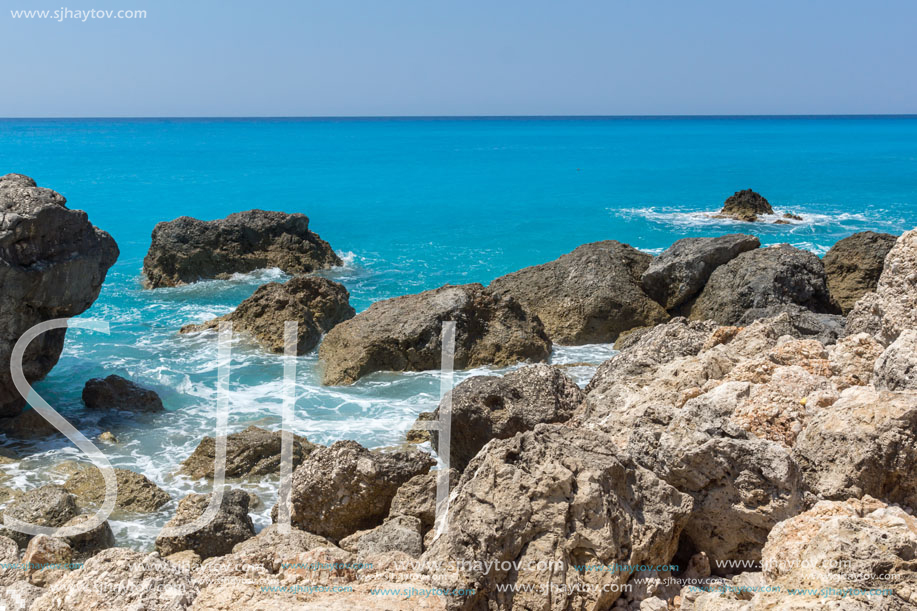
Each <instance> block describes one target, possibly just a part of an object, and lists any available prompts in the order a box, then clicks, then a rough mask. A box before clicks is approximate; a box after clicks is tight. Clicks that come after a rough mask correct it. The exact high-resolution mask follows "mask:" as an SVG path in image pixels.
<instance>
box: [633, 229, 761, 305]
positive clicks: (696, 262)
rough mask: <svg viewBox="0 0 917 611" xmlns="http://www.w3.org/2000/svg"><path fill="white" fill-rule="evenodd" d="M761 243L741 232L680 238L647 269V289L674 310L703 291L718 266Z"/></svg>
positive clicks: (656, 298)
mask: <svg viewBox="0 0 917 611" xmlns="http://www.w3.org/2000/svg"><path fill="white" fill-rule="evenodd" d="M760 245H761V241H760V240H758V238H756V237H755V236H753V235H745V234H741V233H732V234H729V235H724V236H719V237H717V238H684V239H681V240H678V241H677V242H675V243H674V244H672V245H671V246H670V247H669V248H668V249H666V250H665V251H664V252H663V253H662V254H660V255H659V256H658V257H656V258H655V259H653V262H652V263H650V265H649V267H648V268H647V269H646V271H645V272H643V276H642V278H641V282H642V284H643V290H644V291H646V294H647V295H649V296H650V297H652V298H653V299H655V300H656V301H657V302H659V303H660V304H662V306H663V307H664V308H665V309H667V310H671V309H672V308H675V307H677V306H680V305H682V304H683V303H685V302H687V301H688V300H690V299H691V298H692V297H694V296H695V295H697V294H698V293H700V292H701V290H702V289H703V288H704V285H705V284H706V283H707V280H708V279H709V278H710V274H712V273H713V270H715V269H716V268H717V267H719V266H720V265H723V264H724V263H728V262H730V261H732V260H733V259H735V258H736V257H737V256H739V255H740V254H742V253H743V252H747V251H749V250H754V249H755V248H758V247H759V246H760Z"/></svg>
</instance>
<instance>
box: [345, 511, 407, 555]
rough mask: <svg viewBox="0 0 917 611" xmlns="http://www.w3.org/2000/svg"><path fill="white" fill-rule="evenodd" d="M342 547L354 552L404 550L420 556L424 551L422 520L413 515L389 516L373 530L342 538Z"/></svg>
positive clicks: (367, 552) (382, 552)
mask: <svg viewBox="0 0 917 611" xmlns="http://www.w3.org/2000/svg"><path fill="white" fill-rule="evenodd" d="M341 547H342V548H343V549H345V550H347V551H349V552H353V553H354V554H359V555H361V556H365V555H367V554H385V553H388V552H404V553H405V554H407V555H408V556H412V557H414V558H419V557H420V555H421V554H422V553H423V535H422V534H421V525H420V520H419V519H418V518H415V517H413V516H405V515H401V516H395V517H394V518H389V519H387V520H386V521H385V522H383V523H382V524H380V525H379V526H377V527H375V528H373V529H372V530H363V531H359V532H355V533H354V534H352V535H350V536H348V537H344V538H343V539H341Z"/></svg>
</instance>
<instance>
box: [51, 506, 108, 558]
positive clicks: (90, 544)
mask: <svg viewBox="0 0 917 611" xmlns="http://www.w3.org/2000/svg"><path fill="white" fill-rule="evenodd" d="M91 517H92V516H91V515H89V514H82V515H78V516H75V517H73V518H71V519H69V520H67V522H66V524H64V526H77V525H78V524H82V523H83V522H86V521H87V520H89V519H90V518H91ZM63 539H64V541H66V542H67V545H69V546H70V548H71V549H72V550H73V553H74V557H75V558H77V559H83V558H89V557H90V556H94V555H95V554H96V553H98V552H100V551H102V550H103V549H108V548H110V547H114V545H115V535H114V533H113V532H112V531H111V526H110V525H109V524H108V521H105V522H102V523H101V524H99V525H98V526H96V527H95V528H92V529H90V530H88V531H87V532H84V533H80V534H78V535H70V536H68V537H63Z"/></svg>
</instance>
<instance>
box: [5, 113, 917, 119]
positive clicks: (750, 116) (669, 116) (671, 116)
mask: <svg viewBox="0 0 917 611" xmlns="http://www.w3.org/2000/svg"><path fill="white" fill-rule="evenodd" d="M882 117H884V118H915V117H917V113H839V114H833V113H824V114H813V113H801V114H792V113H786V114H646V115H594V114H566V115H565V114H557V115H537V114H536V115H487V114H482V115H149V116H139V115H123V116H122V115H116V116H41V117H0V121H59V120H75V119H83V120H87V119H89V120H115V119H117V120H138V119H209V120H219V119H223V120H251V119H262V120H264V119H275V120H303V119H306V120H346V119H352V120H380V119H381V120H386V119H389V120H391V119H743V118H746V119H771V118H773V119H778V118H783V119H793V118H797V119H812V118H825V119H830V118H882Z"/></svg>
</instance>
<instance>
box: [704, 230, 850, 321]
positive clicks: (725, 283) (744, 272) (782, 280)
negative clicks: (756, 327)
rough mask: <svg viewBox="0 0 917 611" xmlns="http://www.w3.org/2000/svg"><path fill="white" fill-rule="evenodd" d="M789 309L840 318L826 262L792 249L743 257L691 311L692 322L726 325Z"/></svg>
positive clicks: (719, 273) (720, 272) (710, 284)
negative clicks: (794, 308) (834, 315)
mask: <svg viewBox="0 0 917 611" xmlns="http://www.w3.org/2000/svg"><path fill="white" fill-rule="evenodd" d="M787 306H791V307H792V306H801V307H803V308H806V309H808V310H812V311H813V312H817V313H822V314H839V313H840V310H839V309H838V307H837V304H835V303H834V301H833V300H832V298H831V295H830V294H829V293H828V287H827V284H826V281H825V269H824V266H823V265H822V262H821V259H819V258H818V257H817V256H815V255H814V254H812V253H810V252H806V251H803V250H799V249H798V248H793V247H792V246H790V245H789V244H781V245H779V246H771V247H768V248H759V249H756V250H751V251H748V252H745V253H742V254H740V255H739V256H737V257H736V258H735V259H733V260H732V261H730V262H729V263H726V264H725V265H721V266H720V267H718V268H716V270H714V272H713V273H712V274H711V275H710V279H709V280H708V281H707V285H706V286H705V287H704V290H703V291H702V292H701V294H700V296H699V297H698V298H697V301H696V302H695V303H694V305H693V306H692V307H691V316H690V317H691V318H692V319H695V320H715V321H716V322H718V323H720V324H722V325H742V324H748V323H750V322H752V321H753V320H756V319H759V318H769V317H771V316H774V315H776V314H778V313H780V312H781V311H783V310H784V309H785V308H786V307H787Z"/></svg>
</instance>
